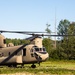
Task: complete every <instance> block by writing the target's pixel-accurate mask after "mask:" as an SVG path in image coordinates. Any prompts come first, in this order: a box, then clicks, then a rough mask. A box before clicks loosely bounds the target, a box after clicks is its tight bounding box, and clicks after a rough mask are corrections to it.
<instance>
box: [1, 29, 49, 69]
mask: <svg viewBox="0 0 75 75" xmlns="http://www.w3.org/2000/svg"><path fill="white" fill-rule="evenodd" d="M0 33H19V34H27V35H32V36H31V37H29V38H26V40H30V43H27V44H24V45H17V46H14V45H13V43H9V44H8V46H7V45H6V39H5V37H4V36H3V35H2V34H0V65H3V66H4V65H6V66H8V67H17V65H21V66H22V67H24V64H32V65H31V67H32V68H36V65H35V63H38V64H39V65H40V63H41V62H44V61H46V60H47V59H48V57H49V54H48V52H47V51H46V49H45V47H43V45H42V38H41V36H44V34H38V33H44V32H31V31H30V32H28V31H4V30H0ZM35 33H36V34H35ZM46 36H47V35H46Z"/></svg>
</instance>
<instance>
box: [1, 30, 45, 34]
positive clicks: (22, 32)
mask: <svg viewBox="0 0 75 75" xmlns="http://www.w3.org/2000/svg"><path fill="white" fill-rule="evenodd" d="M0 32H1V33H20V34H27V33H46V32H35V31H5V30H0Z"/></svg>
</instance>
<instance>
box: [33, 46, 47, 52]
mask: <svg viewBox="0 0 75 75" xmlns="http://www.w3.org/2000/svg"><path fill="white" fill-rule="evenodd" d="M34 50H35V51H36V52H46V49H45V47H43V48H38V47H34Z"/></svg>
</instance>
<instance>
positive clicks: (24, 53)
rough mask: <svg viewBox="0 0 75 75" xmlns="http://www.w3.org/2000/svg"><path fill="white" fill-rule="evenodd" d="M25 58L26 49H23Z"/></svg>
mask: <svg viewBox="0 0 75 75" xmlns="http://www.w3.org/2000/svg"><path fill="white" fill-rule="evenodd" d="M23 56H26V48H24V49H23Z"/></svg>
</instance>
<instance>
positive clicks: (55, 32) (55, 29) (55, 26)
mask: <svg viewBox="0 0 75 75" xmlns="http://www.w3.org/2000/svg"><path fill="white" fill-rule="evenodd" d="M55 35H56V9H55ZM55 49H56V37H55Z"/></svg>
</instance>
